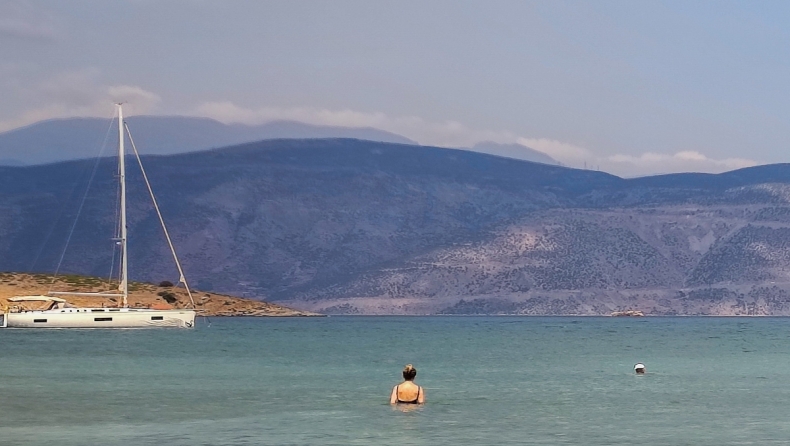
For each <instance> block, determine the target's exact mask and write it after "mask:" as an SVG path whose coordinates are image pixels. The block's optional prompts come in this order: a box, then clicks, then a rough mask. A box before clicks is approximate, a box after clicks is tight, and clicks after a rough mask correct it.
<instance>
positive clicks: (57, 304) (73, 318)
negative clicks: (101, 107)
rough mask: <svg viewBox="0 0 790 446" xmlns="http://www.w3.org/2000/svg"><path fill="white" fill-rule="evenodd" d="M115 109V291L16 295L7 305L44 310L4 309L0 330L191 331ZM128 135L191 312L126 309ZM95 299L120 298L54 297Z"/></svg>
mask: <svg viewBox="0 0 790 446" xmlns="http://www.w3.org/2000/svg"><path fill="white" fill-rule="evenodd" d="M116 106H117V108H118V172H119V182H120V197H119V198H120V206H119V207H120V231H119V236H118V238H117V242H118V244H119V246H120V255H121V260H120V278H119V280H118V288H117V292H55V291H51V292H49V293H48V295H38V296H16V297H11V298H9V299H8V300H9V302H17V303H21V302H48V303H49V305H48V307H47V309H44V310H22V309H18V308H17V309H15V310H7V311H6V312H5V313H4V314H0V327H3V328H6V327H7V328H154V327H180V328H191V327H193V326H194V324H195V314H196V311H195V301H194V299H193V297H192V292H191V290H190V289H189V285H188V284H187V281H186V278H185V276H184V271H183V269H182V267H181V262H180V261H179V260H178V256H177V255H176V250H175V247H174V245H173V242H172V240H171V239H170V233H169V232H168V231H167V227H166V226H165V222H164V219H163V218H162V214H161V212H160V210H159V204H158V203H157V201H156V197H155V196H154V193H153V189H152V188H151V184H150V182H149V181H148V176H147V175H146V173H145V169H144V168H143V164H142V161H141V160H140V154H139V152H138V151H137V147H136V146H135V145H134V139H132V135H131V132H129V128H128V126H127V125H126V123H125V122H124V121H123V107H122V105H121V104H116ZM126 135H128V136H129V141H130V142H131V145H132V149H133V152H134V155H135V158H136V159H137V162H138V164H139V166H140V170H141V172H142V174H143V179H144V180H145V184H146V186H147V188H148V192H149V194H150V197H151V200H152V202H153V205H154V208H155V209H156V213H157V215H158V217H159V222H160V223H161V225H162V229H163V230H164V233H165V238H166V240H167V243H168V246H169V248H170V251H171V253H172V255H173V259H174V261H175V264H176V267H177V268H178V273H179V283H180V284H183V285H184V288H185V290H186V292H187V295H188V296H189V300H190V303H191V305H192V308H191V309H152V308H132V307H129V276H128V271H129V268H128V266H129V265H128V253H127V242H128V234H127V222H126V163H125V158H126V150H125V148H124V140H125V136H126ZM65 295H71V296H99V297H116V298H121V302H120V306H119V307H118V308H104V307H102V308H98V307H76V306H74V305H71V304H69V303H68V302H67V301H66V300H65V299H63V298H61V297H57V296H65Z"/></svg>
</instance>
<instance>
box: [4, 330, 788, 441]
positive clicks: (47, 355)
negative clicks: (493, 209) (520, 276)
mask: <svg viewBox="0 0 790 446" xmlns="http://www.w3.org/2000/svg"><path fill="white" fill-rule="evenodd" d="M201 322H202V321H201ZM640 361H641V362H644V363H645V364H646V365H647V367H648V375H646V376H635V375H634V373H633V370H632V367H633V364H634V363H636V362H640ZM409 362H410V363H414V364H415V366H416V367H417V369H418V375H417V380H416V381H417V383H418V384H421V385H423V386H424V388H425V389H426V398H427V402H428V404H427V405H425V406H424V407H422V408H418V409H416V410H411V411H407V410H399V409H397V408H395V409H393V408H392V407H390V406H389V405H388V404H387V401H388V397H389V392H390V390H391V388H392V386H393V385H394V384H396V383H397V382H398V378H399V375H400V370H401V369H402V367H403V365H404V364H406V363H409ZM789 383H790V319H781V318H640V319H630V318H572V317H556V318H540V317H329V318H318V319H219V318H215V319H212V324H211V326H210V327H207V326H206V325H205V324H201V325H200V326H199V327H198V328H197V329H195V330H117V331H104V330H52V331H48V330H40V331H32V330H30V331H27V330H0V444H2V445H6V444H7V445H16V444H31V445H39V444H41V445H50V444H51V445H59V446H62V445H87V444H97V445H99V444H100V445H148V444H150V445H269V444H271V445H275V444H276V445H288V444H294V445H298V444H337V445H343V444H360V445H368V444H392V445H395V444H397V445H467V444H469V445H471V444H475V445H477V444H527V445H565V444H573V445H619V444H622V445H626V444H628V445H630V444H634V443H635V442H638V443H640V444H647V445H684V444H688V445H722V444H727V445H746V444H755V445H765V444H786V443H787V442H788V439H790V418H788V414H789V413H790V390H789V389H788V384H789ZM411 409H414V408H413V407H412V408H411Z"/></svg>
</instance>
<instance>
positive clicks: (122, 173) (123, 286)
mask: <svg viewBox="0 0 790 446" xmlns="http://www.w3.org/2000/svg"><path fill="white" fill-rule="evenodd" d="M117 105H118V171H119V177H120V182H121V281H120V283H119V284H118V291H120V292H121V293H123V301H122V306H123V308H126V307H128V306H129V303H128V297H129V280H128V265H127V255H126V165H125V164H124V158H125V156H124V155H125V151H124V148H123V140H124V139H125V138H124V136H125V134H124V128H123V127H124V126H123V109H122V107H121V104H117Z"/></svg>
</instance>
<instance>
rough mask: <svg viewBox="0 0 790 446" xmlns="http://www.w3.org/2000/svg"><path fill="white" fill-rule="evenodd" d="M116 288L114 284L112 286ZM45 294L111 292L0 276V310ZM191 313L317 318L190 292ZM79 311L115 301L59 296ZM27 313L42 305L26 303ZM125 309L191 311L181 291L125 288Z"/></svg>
mask: <svg viewBox="0 0 790 446" xmlns="http://www.w3.org/2000/svg"><path fill="white" fill-rule="evenodd" d="M115 285H116V286H117V283H116V284H115ZM49 291H77V292H98V291H104V292H114V289H112V287H111V284H110V283H108V281H107V280H102V279H98V278H95V277H87V276H76V275H65V276H58V277H56V278H54V280H53V277H52V276H49V275H44V274H20V273H0V308H5V307H10V306H14V305H19V304H17V303H13V302H9V301H8V298H9V297H14V296H28V295H46V294H47V293H48V292H49ZM192 296H193V298H194V299H195V309H196V310H198V312H199V314H200V315H202V316H320V315H319V314H317V313H312V312H309V311H300V310H294V309H291V308H287V307H283V306H281V305H276V304H271V303H268V302H262V301H259V300H252V299H242V298H238V297H233V296H228V295H224V294H217V293H206V292H203V291H196V290H192ZM59 297H62V298H64V299H66V300H67V301H68V302H69V303H71V304H74V305H77V306H81V307H117V306H118V299H117V298H114V297H101V296H68V295H66V296H59ZM25 305H27V306H28V307H31V309H35V308H40V307H42V306H44V305H45V304H42V303H26V304H25ZM129 306H130V307H134V308H158V309H163V308H192V305H191V303H190V302H189V296H188V295H187V292H186V290H185V289H184V288H183V287H173V286H157V285H153V284H149V283H140V282H132V283H130V284H129Z"/></svg>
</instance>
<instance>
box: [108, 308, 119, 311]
mask: <svg viewBox="0 0 790 446" xmlns="http://www.w3.org/2000/svg"><path fill="white" fill-rule="evenodd" d="M107 311H121V309H120V308H110V309H109V310H107Z"/></svg>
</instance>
